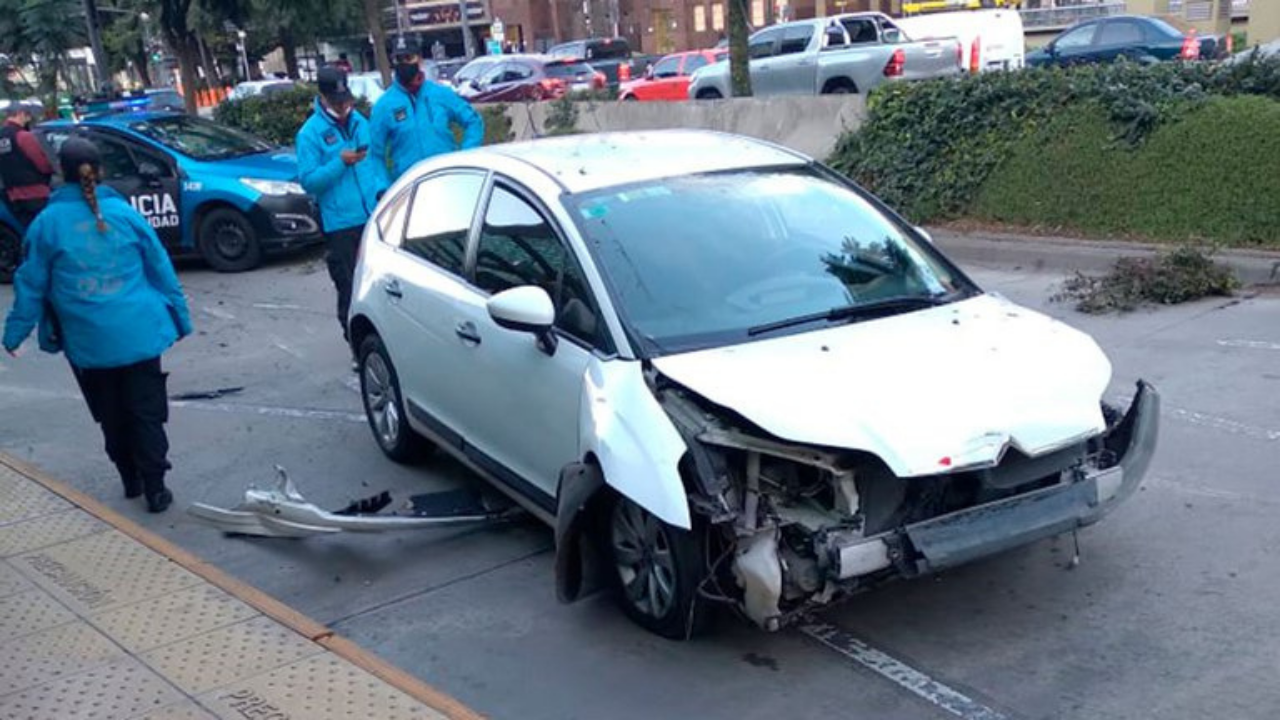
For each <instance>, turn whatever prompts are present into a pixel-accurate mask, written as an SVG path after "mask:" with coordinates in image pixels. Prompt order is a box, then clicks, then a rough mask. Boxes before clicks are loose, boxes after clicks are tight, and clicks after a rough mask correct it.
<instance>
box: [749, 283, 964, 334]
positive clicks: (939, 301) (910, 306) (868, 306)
mask: <svg viewBox="0 0 1280 720" xmlns="http://www.w3.org/2000/svg"><path fill="white" fill-rule="evenodd" d="M962 297H964V294H963V293H962V292H959V291H957V292H951V293H942V294H939V295H900V296H898V297H890V298H882V299H880V300H872V301H870V302H865V303H862V304H860V305H845V306H843V307H836V308H831V309H830V310H826V311H823V312H817V313H810V314H808V315H797V316H796V317H793V318H787V319H785V320H778V321H776V322H771V323H766V324H764V325H756V326H755V327H752V328H748V329H747V335H750V336H752V337H754V336H756V335H764V334H765V333H771V332H774V331H776V330H785V329H786V328H791V327H796V326H798V325H808V324H809V323H815V322H837V321H840V320H855V319H858V320H861V319H865V318H869V317H880V316H882V315H892V314H895V313H899V312H909V311H911V310H919V309H921V308H930V307H937V306H939V305H946V304H948V303H951V302H955V301H956V300H959V299H961V298H962Z"/></svg>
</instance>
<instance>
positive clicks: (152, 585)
mask: <svg viewBox="0 0 1280 720" xmlns="http://www.w3.org/2000/svg"><path fill="white" fill-rule="evenodd" d="M445 717H448V718H468V719H470V718H476V717H478V716H477V715H476V714H475V713H473V712H472V711H471V710H469V709H468V708H466V707H464V706H462V705H461V704H459V703H458V702H457V701H455V700H453V699H452V698H450V697H448V696H446V695H443V694H441V693H439V692H438V691H436V690H434V689H432V688H430V687H428V686H426V685H424V684H422V683H421V682H419V681H417V680H416V679H414V678H412V677H411V676H409V675H407V674H406V673H404V672H402V671H400V670H397V669H396V668H394V667H391V666H389V665H387V664H385V663H383V662H382V661H380V660H378V659H377V658H375V657H373V656H372V655H370V654H368V653H367V652H365V651H363V650H361V649H360V648H358V647H356V646H355V645H354V644H352V643H350V642H349V641H347V640H344V639H343V638H340V637H337V636H335V635H334V634H333V633H332V632H331V631H329V630H328V629H327V628H325V627H324V626H322V625H319V624H317V623H315V622H314V621H311V620H309V619H307V618H305V617H303V616H302V615H300V614H298V613H297V612H295V611H293V610H291V609H289V608H287V607H285V606H283V605H281V604H280V603H279V602H277V601H275V600H273V599H271V598H269V597H267V596H266V595H263V594H262V593H260V592H258V591H256V590H254V589H253V588H250V587H248V586H245V585H243V584H242V583H239V582H238V581H235V580H233V579H231V578H229V577H227V576H226V575H223V574H222V573H220V572H219V571H217V570H215V569H213V568H212V567H210V566H209V565H207V564H205V563H203V562H201V561H200V560H198V559H197V558H195V557H194V556H192V555H190V554H189V553H186V552H184V551H182V550H180V549H178V548H176V547H174V546H172V545H170V544H169V543H167V542H166V541H164V540H162V539H160V538H158V537H156V536H154V535H151V534H150V533H148V532H147V531H146V530H144V529H142V528H141V527H139V526H138V525H136V524H134V523H132V522H130V521H129V520H127V519H125V518H123V517H121V516H119V515H118V514H116V513H114V512H113V511H111V510H109V509H107V508H106V507H104V506H102V505H101V504H99V503H97V502H96V501H94V500H92V499H91V498H88V497H85V496H83V495H81V494H79V493H77V492H76V491H74V490H70V489H69V488H66V487H65V486H63V485H61V484H60V483H57V482H56V481H54V480H52V479H50V478H48V477H46V476H44V475H42V474H41V473H39V472H38V471H36V470H34V469H33V468H30V467H28V466H26V465H24V464H22V463H20V462H18V461H16V460H13V459H12V458H9V457H8V456H5V455H3V454H0V718H23V719H24V720H78V719H81V718H83V719H85V720H116V719H119V720H213V719H217V718H221V719H222V720H249V719H252V718H270V719H271V720H290V719H292V720H330V719H332V720H345V719H347V718H351V719H356V718H359V719H360V720H366V719H373V718H377V719H378V720H400V719H401V718H405V719H412V720H417V719H419V718H445Z"/></svg>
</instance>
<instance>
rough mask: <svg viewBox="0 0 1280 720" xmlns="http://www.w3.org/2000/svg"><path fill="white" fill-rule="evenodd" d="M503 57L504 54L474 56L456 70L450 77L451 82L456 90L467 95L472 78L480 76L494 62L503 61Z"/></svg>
mask: <svg viewBox="0 0 1280 720" xmlns="http://www.w3.org/2000/svg"><path fill="white" fill-rule="evenodd" d="M503 58H504V56H503V55H481V56H479V57H477V58H474V59H472V60H470V61H468V62H466V63H465V64H464V65H463V66H462V67H460V68H458V69H457V70H455V71H454V72H453V74H452V75H451V77H450V82H451V83H452V84H453V87H454V89H455V90H457V91H458V92H459V93H462V94H464V95H465V94H466V90H467V88H468V86H470V84H471V81H472V80H475V79H477V78H479V77H480V76H481V75H483V74H484V73H485V71H486V70H488V69H489V68H491V67H493V66H494V64H496V63H499V62H502V60H503Z"/></svg>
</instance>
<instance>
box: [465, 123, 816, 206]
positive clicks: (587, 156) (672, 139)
mask: <svg viewBox="0 0 1280 720" xmlns="http://www.w3.org/2000/svg"><path fill="white" fill-rule="evenodd" d="M478 152H480V153H493V154H496V155H503V156H506V157H509V158H514V159H517V160H520V161H523V162H525V163H528V164H529V165H532V166H534V167H536V168H538V169H539V170H541V171H542V172H544V173H546V174H547V175H549V176H550V177H552V178H554V179H555V180H556V181H557V182H559V183H560V185H561V186H563V187H564V188H565V189H566V190H568V191H569V192H571V193H579V192H589V191H592V190H599V189H602V188H607V187H614V186H618V185H628V184H631V183H636V182H645V181H648V180H657V179H660V178H664V177H672V176H676V175H694V174H700V173H710V172H721V171H726V170H745V169H748V168H757V167H778V166H791V167H797V166H801V165H804V164H807V163H809V162H811V161H810V159H809V158H808V157H805V156H804V155H801V154H800V153H797V152H793V151H791V150H788V149H786V148H783V147H781V146H778V145H774V144H771V143H767V142H764V141H762V140H756V139H754V138H748V137H743V136H741V135H730V134H727V133H720V132H714V131H709V130H644V131H634V132H616V133H594V134H585V135H569V136H564V137H557V138H544V139H540V140H534V141H526V142H515V143H505V144H502V145H491V146H488V147H485V148H483V149H482V150H480V151H478Z"/></svg>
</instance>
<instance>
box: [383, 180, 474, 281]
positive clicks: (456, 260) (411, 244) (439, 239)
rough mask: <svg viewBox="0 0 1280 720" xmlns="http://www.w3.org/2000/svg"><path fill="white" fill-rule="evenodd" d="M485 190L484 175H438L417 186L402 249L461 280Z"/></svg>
mask: <svg viewBox="0 0 1280 720" xmlns="http://www.w3.org/2000/svg"><path fill="white" fill-rule="evenodd" d="M483 187H484V175H483V174H481V173H478V172H461V173H449V174H446V175H436V176H434V177H430V178H427V179H426V180H423V181H422V182H420V183H418V187H417V188H416V189H415V190H414V191H413V203H412V205H411V206H410V208H409V223H408V225H407V227H406V228H405V233H404V242H403V243H402V244H401V246H400V249H401V250H404V251H405V252H407V253H410V254H413V255H416V256H418V257H420V258H422V259H423V260H426V261H427V262H429V263H431V264H432V265H435V266H436V267H438V268H440V269H441V270H446V271H448V272H451V273H453V274H454V275H458V276H461V275H462V272H463V267H464V265H465V264H466V257H467V235H468V233H469V232H470V231H471V220H472V218H474V217H475V212H476V204H477V203H478V202H479V200H480V190H481V188H483Z"/></svg>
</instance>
